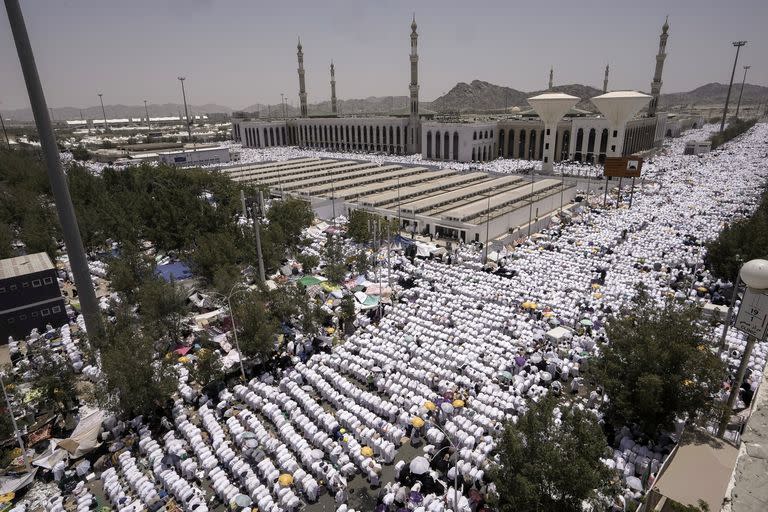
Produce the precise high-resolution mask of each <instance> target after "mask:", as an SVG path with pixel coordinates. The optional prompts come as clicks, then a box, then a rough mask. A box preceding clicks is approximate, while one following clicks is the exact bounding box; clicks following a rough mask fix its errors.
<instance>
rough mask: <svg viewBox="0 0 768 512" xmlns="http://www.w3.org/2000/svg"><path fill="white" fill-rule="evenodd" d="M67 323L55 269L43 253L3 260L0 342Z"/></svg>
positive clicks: (0, 265) (0, 272) (0, 266)
mask: <svg viewBox="0 0 768 512" xmlns="http://www.w3.org/2000/svg"><path fill="white" fill-rule="evenodd" d="M65 323H67V314H66V311H65V309H64V298H63V297H62V296H61V290H60V289H59V283H58V281H57V280H56V268H55V267H54V266H53V263H51V259H50V258H49V257H48V255H47V254H46V253H44V252H39V253H36V254H28V255H25V256H18V257H16V258H7V259H4V260H0V343H7V341H8V337H9V336H13V337H14V338H16V339H20V338H24V337H26V336H27V335H28V334H29V333H30V332H31V331H32V329H34V328H37V329H38V330H40V331H42V330H44V329H45V326H46V325H48V324H50V325H51V326H53V327H60V326H61V325H63V324H65Z"/></svg>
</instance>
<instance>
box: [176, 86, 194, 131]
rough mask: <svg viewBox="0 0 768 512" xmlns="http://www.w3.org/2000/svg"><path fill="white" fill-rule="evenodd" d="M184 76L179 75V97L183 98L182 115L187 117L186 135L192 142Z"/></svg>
mask: <svg viewBox="0 0 768 512" xmlns="http://www.w3.org/2000/svg"><path fill="white" fill-rule="evenodd" d="M186 79H187V78H186V77H183V76H180V77H179V82H181V97H182V98H183V99H184V116H185V117H186V118H187V135H188V136H189V142H192V123H191V122H190V120H189V110H188V109H187V92H186V91H185V90H184V80H186Z"/></svg>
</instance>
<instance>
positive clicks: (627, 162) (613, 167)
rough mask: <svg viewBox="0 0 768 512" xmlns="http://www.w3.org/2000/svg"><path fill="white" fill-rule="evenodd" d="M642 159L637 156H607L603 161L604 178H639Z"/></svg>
mask: <svg viewBox="0 0 768 512" xmlns="http://www.w3.org/2000/svg"><path fill="white" fill-rule="evenodd" d="M642 167H643V159H642V158H640V157H639V156H632V155H630V156H618V157H616V156H609V157H606V159H605V172H604V174H605V176H610V177H613V178H639V177H640V170H641V169H642Z"/></svg>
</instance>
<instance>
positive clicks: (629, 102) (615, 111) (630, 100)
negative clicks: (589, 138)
mask: <svg viewBox="0 0 768 512" xmlns="http://www.w3.org/2000/svg"><path fill="white" fill-rule="evenodd" d="M650 101H651V97H650V96H648V95H647V94H643V93H641V92H637V91H614V92H608V93H605V94H601V95H600V96H595V97H594V98H592V103H593V104H594V105H595V106H596V107H597V108H598V110H600V112H601V113H602V114H603V115H604V116H605V118H606V119H607V120H608V122H609V123H610V132H609V133H608V156H621V154H622V151H623V150H624V131H625V129H626V126H627V121H629V120H630V119H632V116H634V115H635V114H637V112H638V111H639V110H640V109H641V108H643V107H644V106H645V105H647V104H648V102H650Z"/></svg>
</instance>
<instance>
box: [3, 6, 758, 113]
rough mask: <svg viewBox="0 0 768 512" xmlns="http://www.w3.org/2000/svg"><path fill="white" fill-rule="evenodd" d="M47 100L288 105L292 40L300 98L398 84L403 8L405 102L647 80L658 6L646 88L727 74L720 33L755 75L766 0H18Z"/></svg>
mask: <svg viewBox="0 0 768 512" xmlns="http://www.w3.org/2000/svg"><path fill="white" fill-rule="evenodd" d="M21 4H22V9H23V10H24V15H25V18H26V22H27V28H28V30H29V34H30V38H31V40H32V45H33V48H34V51H35V56H36V59H37V65H38V69H39V71H40V75H41V78H42V81H43V88H44V90H45V93H46V97H47V100H48V104H49V106H53V107H62V106H73V107H82V106H89V105H97V104H98V98H97V96H96V93H97V92H103V93H104V102H105V103H106V104H117V103H122V104H141V101H142V100H143V99H147V100H149V101H150V102H151V103H165V102H180V101H181V92H180V90H179V83H178V81H177V80H176V77H177V76H179V75H184V76H186V77H187V82H186V86H187V94H188V96H187V98H188V100H189V101H190V103H193V104H197V105H200V104H203V103H219V104H223V105H228V106H231V107H233V108H242V107H244V106H246V105H250V104H253V103H257V102H259V103H267V102H269V103H279V102H280V93H285V94H286V96H287V97H288V99H289V101H290V102H291V103H293V104H294V105H295V104H297V103H298V80H297V74H296V38H297V36H299V35H300V36H301V40H302V43H303V45H304V60H305V68H306V73H307V90H308V96H309V102H310V103H314V102H317V101H321V100H324V99H327V98H328V97H329V96H330V86H329V83H328V81H329V71H328V66H329V63H330V61H331V59H333V61H334V63H335V64H336V80H337V95H338V97H339V98H342V99H345V98H363V97H366V96H384V95H393V94H394V95H407V94H408V82H409V64H408V52H409V33H410V27H409V25H410V21H411V14H412V12H414V11H415V12H416V21H417V22H418V25H419V28H418V32H419V57H420V61H419V79H420V85H421V99H422V100H424V101H429V100H432V99H434V98H436V97H437V96H439V95H441V94H442V93H444V92H446V91H448V90H449V89H450V88H451V87H453V85H454V84H456V82H459V81H462V82H469V81H471V80H473V79H480V80H486V81H489V82H492V83H495V84H500V85H507V86H511V87H514V88H516V89H521V90H536V89H542V88H545V87H546V85H547V80H548V75H549V67H550V65H553V66H554V68H555V83H556V84H564V83H585V84H591V85H594V86H599V87H602V79H603V69H604V67H605V64H606V62H609V63H610V65H611V78H610V85H609V87H610V88H611V89H620V88H627V89H641V90H648V89H649V88H650V85H649V84H650V81H651V78H652V75H653V68H654V56H655V54H656V50H657V47H658V35H659V32H660V29H661V25H662V24H663V22H664V16H665V15H667V14H669V18H670V19H669V22H670V26H671V28H670V31H669V33H670V37H669V42H668V45H667V53H668V57H667V60H666V63H665V67H664V85H663V88H662V92H677V91H684V90H689V89H692V88H694V87H696V86H699V85H701V84H704V83H707V82H715V81H717V82H726V83H727V81H728V79H729V77H730V72H731V66H732V63H733V55H734V48H733V47H732V46H731V41H733V40H737V39H745V40H749V44H748V45H747V46H746V47H745V48H743V49H742V53H741V57H740V58H739V67H738V69H737V73H736V76H737V80H739V81H740V79H741V74H742V69H741V66H742V65H743V64H751V65H752V69H751V70H750V72H749V73H750V74H749V77H748V80H747V81H748V82H750V83H756V84H762V85H765V84H766V83H768V61H766V59H765V55H766V54H767V53H768V30H766V26H765V22H766V20H768V1H766V0H728V1H723V0H674V1H671V0H635V1H627V0H614V1H596V0H576V1H575V0H548V1H542V0H534V1H527V2H520V1H516V0H503V1H498V0H493V1H485V0H475V1H467V0H464V1H453V0H423V1H418V2H405V1H394V0H391V1H387V0H376V1H371V0H357V1H342V0H296V1H294V0H284V1H275V0H271V1H268V2H267V1H254V0H250V1H246V0H22V1H21ZM0 17H2V19H0V70H2V72H0V102H2V103H0V105H1V106H2V108H3V109H11V108H20V107H25V106H27V105H28V100H27V94H26V89H25V87H24V82H23V78H22V75H21V70H20V68H19V63H18V57H17V54H16V49H15V46H14V43H13V38H12V35H11V31H10V27H9V24H8V21H7V17H6V15H5V9H4V7H0Z"/></svg>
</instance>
